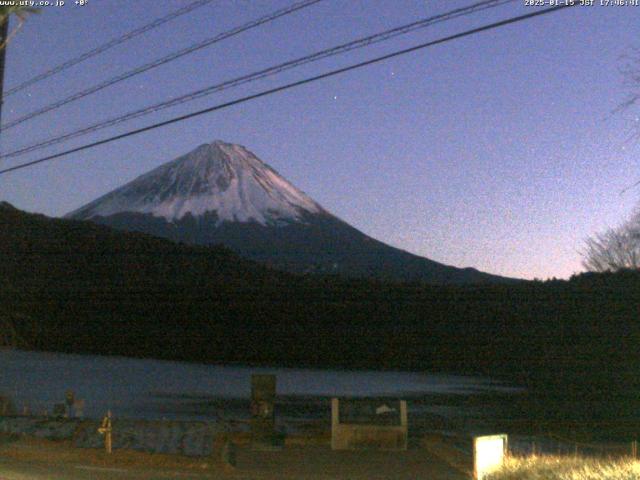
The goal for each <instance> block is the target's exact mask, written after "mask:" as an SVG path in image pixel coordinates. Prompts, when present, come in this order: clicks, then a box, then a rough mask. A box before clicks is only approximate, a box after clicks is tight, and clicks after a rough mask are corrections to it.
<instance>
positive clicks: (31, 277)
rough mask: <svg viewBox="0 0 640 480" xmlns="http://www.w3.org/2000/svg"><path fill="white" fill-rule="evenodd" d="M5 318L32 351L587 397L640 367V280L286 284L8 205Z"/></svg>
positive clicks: (2, 280)
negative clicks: (398, 373)
mask: <svg viewBox="0 0 640 480" xmlns="http://www.w3.org/2000/svg"><path fill="white" fill-rule="evenodd" d="M0 315H2V316H3V317H4V318H5V319H9V320H10V321H13V322H15V323H17V324H18V328H20V325H32V324H31V323H30V322H29V321H26V322H25V319H27V320H31V321H32V322H33V324H35V325H36V327H37V335H32V337H33V343H34V346H35V347H37V348H40V349H48V350H60V351H68V352H91V353H104V354H121V355H135V356H153V357H160V358H172V359H184V360H196V361H207V362H245V363H268V364H281V365H313V366H339V367H373V368H412V369H425V370H430V371H434V370H441V371H442V370H446V371H452V372H457V373H489V374H492V375H500V376H504V377H507V378H510V379H514V380H517V381H523V382H528V383H529V384H531V385H533V384H536V383H537V382H542V383H543V384H545V385H552V384H557V385H563V386H565V387H566V386H567V385H569V386H575V388H580V385H582V386H587V385H588V386H589V388H591V389H594V388H600V387H602V388H605V386H606V385H609V384H611V383H612V382H614V383H616V384H620V385H626V386H632V385H634V384H637V380H636V376H637V375H636V374H637V373H638V372H639V371H640V369H638V368H637V366H638V362H640V355H639V351H638V344H639V343H638V342H639V340H640V335H639V334H640V328H639V323H640V274H639V273H638V272H623V273H618V274H598V275H581V276H578V277H575V278H573V279H572V280H570V281H549V282H525V283H517V284H511V285H510V284H506V285H477V286H473V285H468V286H457V287H456V286H432V285H424V284H417V283H413V284H406V283H405V284H403V283H391V282H386V283H383V282H374V281H361V280H357V281H356V280H347V279H341V278H339V277H330V276H326V277H322V276H295V275H292V274H286V273H280V272H276V271H273V270H269V269H267V268H265V267H262V266H260V265H258V264H254V263H251V262H249V261H246V260H243V259H241V258H239V257H237V256H236V255H234V254H233V253H231V252H230V251H228V250H226V249H224V248H215V247H214V248H209V247H193V246H186V245H181V244H175V243H171V242H170V241H167V240H163V239H159V238H154V237H151V236H147V235H143V234H135V233H123V232H119V231H115V230H111V229H109V228H107V227H102V226H99V225H95V224H92V223H87V222H78V221H70V220H56V219H50V218H47V217H44V216H40V215H32V214H27V213H24V212H21V211H18V210H15V209H12V208H8V207H6V206H5V207H3V208H0ZM25 328H26V327H25ZM598 386H600V387H598ZM571 388H573V387H571ZM603 393H604V390H603Z"/></svg>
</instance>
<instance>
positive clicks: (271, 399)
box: [251, 375, 278, 450]
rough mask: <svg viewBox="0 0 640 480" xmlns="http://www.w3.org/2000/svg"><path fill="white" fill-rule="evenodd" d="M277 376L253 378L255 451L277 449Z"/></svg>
mask: <svg viewBox="0 0 640 480" xmlns="http://www.w3.org/2000/svg"><path fill="white" fill-rule="evenodd" d="M275 400H276V376H275V375H252V376H251V443H252V446H253V448H254V449H258V450H272V449H274V448H277V446H278V445H277V438H276V432H275V424H276V415H275V409H274V407H275Z"/></svg>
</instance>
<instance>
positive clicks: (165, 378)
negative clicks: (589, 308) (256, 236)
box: [0, 349, 517, 420]
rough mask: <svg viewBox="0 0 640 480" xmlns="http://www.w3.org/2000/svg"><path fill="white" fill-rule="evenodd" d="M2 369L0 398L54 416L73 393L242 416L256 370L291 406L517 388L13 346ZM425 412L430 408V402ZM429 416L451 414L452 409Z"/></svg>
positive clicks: (103, 405) (158, 410)
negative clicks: (274, 383) (330, 400)
mask: <svg viewBox="0 0 640 480" xmlns="http://www.w3.org/2000/svg"><path fill="white" fill-rule="evenodd" d="M0 371H1V374H0V394H3V395H10V396H11V397H12V398H13V399H14V402H15V404H16V406H17V407H18V408H19V409H22V408H23V406H28V407H29V409H30V411H32V412H34V413H40V412H42V411H44V410H47V411H49V412H51V410H52V406H53V404H55V403H61V402H64V399H65V392H66V391H67V390H73V391H74V393H75V395H76V398H82V399H85V401H86V407H85V416H88V417H95V418H97V417H101V416H102V415H104V413H105V412H106V410H107V409H110V410H111V411H112V412H113V414H114V415H115V416H122V417H137V418H148V419H154V418H158V419H159V418H180V419H185V420H187V419H189V420H195V419H201V420H202V419H210V418H216V417H218V416H220V414H221V412H223V411H226V413H227V414H228V413H229V412H230V411H235V413H234V414H238V413H239V414H241V413H242V412H246V411H247V405H248V401H249V396H250V392H251V386H250V385H251V375H252V374H256V373H261V374H264V373H269V374H274V375H276V376H277V393H278V397H279V398H281V397H282V398H283V399H285V400H284V401H285V403H287V402H289V403H291V401H292V399H294V400H295V399H296V398H298V399H302V400H304V401H305V402H307V403H309V402H311V403H314V401H315V403H318V402H324V403H327V399H328V398H330V397H333V396H377V397H396V398H398V397H417V396H425V395H428V396H431V395H446V394H451V395H463V394H472V393H474V392H476V393H477V392H487V391H496V392H498V391H500V392H510V391H516V390H517V389H514V388H511V387H508V386H503V385H500V384H497V383H495V382H492V381H491V380H490V379H486V378H479V377H469V376H453V375H431V374H427V373H419V372H389V371H385V372H380V371H349V370H319V369H297V368H254V367H245V366H224V365H205V364H195V363H185V362H170V361H161V360H143V359H133V358H123V357H101V356H92V355H67V354H59V353H42V352H28V351H18V350H9V349H0ZM314 399H315V400H314ZM324 403H323V405H324ZM410 408H411V407H410ZM421 408H422V409H423V411H424V410H425V408H426V410H429V408H428V406H427V407H425V405H424V402H423V404H422V406H421ZM430 411H432V412H434V413H438V414H446V411H447V409H446V408H443V407H434V408H433V409H431V410H430ZM223 413H225V412H223Z"/></svg>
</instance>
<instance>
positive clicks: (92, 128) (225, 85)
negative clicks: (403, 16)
mask: <svg viewBox="0 0 640 480" xmlns="http://www.w3.org/2000/svg"><path fill="white" fill-rule="evenodd" d="M515 1H517V0H483V1H481V2H478V3H475V4H473V5H469V6H467V7H463V8H458V9H455V10H451V11H449V12H445V13H442V14H439V15H435V16H431V17H428V18H425V19H421V20H418V21H416V22H412V23H409V24H406V25H402V26H400V27H395V28H392V29H389V30H385V31H383V32H379V33H376V34H374V35H369V36H366V37H362V38H359V39H356V40H353V41H351V42H347V43H343V44H341V45H338V46H335V47H331V48H327V49H324V50H320V51H318V52H315V53H313V54H310V55H305V56H303V57H300V58H297V59H294V60H290V61H287V62H284V63H281V64H278V65H275V66H272V67H269V68H266V69H263V70H259V71H257V72H253V73H250V74H247V75H243V76H240V77H236V78H234V79H231V80H227V81H225V82H222V83H219V84H216V85H212V86H209V87H206V88H203V89H200V90H196V91H195V92H191V93H188V94H185V95H181V96H178V97H174V98H172V99H170V100H167V101H164V102H161V103H157V104H154V105H150V106H147V107H144V108H141V109H138V110H134V111H132V112H129V113H127V114H125V115H119V116H116V117H113V118H110V119H107V120H103V121H101V122H98V123H95V124H93V125H89V126H86V127H83V128H81V129H79V130H76V131H73V132H70V133H66V134H63V135H60V136H57V137H53V138H49V139H47V140H41V141H39V142H37V143H34V144H31V145H28V146H24V147H21V148H19V149H16V150H14V151H11V152H8V153H5V154H3V155H0V159H5V158H13V157H18V156H21V155H24V154H26V153H30V152H33V151H37V150H41V149H43V148H46V147H49V146H52V145H57V144H59V143H62V142H65V141H67V140H70V139H72V138H76V137H79V136H84V135H87V134H89V133H93V132H96V131H98V130H102V129H104V128H107V127H111V126H114V125H118V124H120V123H123V122H126V121H129V120H133V119H135V118H140V117H143V116H146V115H149V114H152V113H155V112H158V111H161V110H164V109H166V108H169V107H173V106H177V105H181V104H183V103H186V102H189V101H192V100H196V99H199V98H202V97H205V96H208V95H211V94H213V93H216V92H220V91H222V90H226V89H229V88H233V87H237V86H240V85H243V84H246V83H250V82H254V81H257V80H261V79H264V78H267V77H270V76H273V75H276V74H279V73H281V72H284V71H286V70H290V69H292V68H295V67H298V66H301V65H305V64H308V63H312V62H316V61H319V60H322V59H324V58H328V57H332V56H335V55H339V54H342V53H346V52H349V51H352V50H355V49H358V48H363V47H366V46H369V45H372V44H375V43H379V42H382V41H387V40H389V39H391V38H394V37H397V36H399V35H404V34H406V33H410V32H413V31H415V30H418V29H421V28H425V27H428V26H431V25H434V24H436V23H440V22H444V21H448V20H452V19H454V18H458V17H462V16H467V15H470V14H473V13H477V12H479V11H482V10H486V9H489V8H495V7H498V6H501V5H504V4H507V3H513V2H515Z"/></svg>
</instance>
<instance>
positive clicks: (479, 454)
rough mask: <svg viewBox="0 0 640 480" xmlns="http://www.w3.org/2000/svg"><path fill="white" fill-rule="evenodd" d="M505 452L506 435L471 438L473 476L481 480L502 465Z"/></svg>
mask: <svg viewBox="0 0 640 480" xmlns="http://www.w3.org/2000/svg"><path fill="white" fill-rule="evenodd" d="M506 453H507V435H487V436H484V437H475V438H474V439H473V478H475V479H477V480H482V479H484V478H486V476H487V475H488V474H489V473H491V472H493V471H495V470H497V469H498V468H500V467H501V466H502V463H503V462H504V457H505V455H506Z"/></svg>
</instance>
